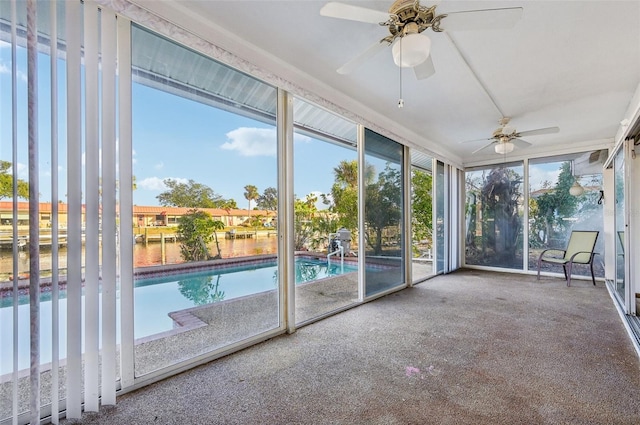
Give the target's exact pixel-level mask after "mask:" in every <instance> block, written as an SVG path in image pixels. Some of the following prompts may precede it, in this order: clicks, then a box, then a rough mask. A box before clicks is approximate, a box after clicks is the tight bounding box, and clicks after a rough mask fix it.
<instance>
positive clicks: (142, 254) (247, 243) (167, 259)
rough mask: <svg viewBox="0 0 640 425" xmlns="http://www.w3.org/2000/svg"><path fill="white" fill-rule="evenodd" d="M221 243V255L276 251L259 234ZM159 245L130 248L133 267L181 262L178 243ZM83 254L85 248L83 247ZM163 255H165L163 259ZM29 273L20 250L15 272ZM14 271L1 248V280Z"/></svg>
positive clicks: (46, 260)
mask: <svg viewBox="0 0 640 425" xmlns="http://www.w3.org/2000/svg"><path fill="white" fill-rule="evenodd" d="M218 243H219V245H220V253H221V255H222V258H232V257H243V256H247V255H260V254H276V253H277V252H278V238H277V237H276V236H274V235H271V236H262V235H260V236H258V237H256V238H248V239H224V238H220V239H218ZM162 251H163V250H162V244H161V243H160V242H150V243H148V244H146V245H145V244H144V243H136V244H135V246H134V248H133V266H134V267H136V268H137V267H148V266H159V265H162V264H176V263H182V262H184V260H183V259H182V257H181V256H180V243H179V242H168V241H167V242H165V244H164V255H163V252H162ZM209 252H210V254H211V256H215V255H217V253H218V250H217V248H216V244H215V242H212V243H210V244H209ZM83 256H84V249H83ZM163 257H164V258H163ZM58 258H59V260H58V261H59V266H58V267H59V268H60V269H61V270H63V269H66V267H67V248H66V247H62V248H60V249H59V256H58ZM51 264H52V261H51V250H50V249H42V250H41V253H40V270H41V271H42V272H43V277H46V276H47V272H50V271H51ZM28 272H29V253H28V252H27V251H19V253H18V273H19V275H21V276H22V277H26V274H27V273H28ZM12 274H13V253H12V251H11V250H0V281H6V280H9V276H10V275H12Z"/></svg>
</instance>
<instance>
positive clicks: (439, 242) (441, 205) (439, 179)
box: [436, 161, 445, 273]
mask: <svg viewBox="0 0 640 425" xmlns="http://www.w3.org/2000/svg"><path fill="white" fill-rule="evenodd" d="M444 209H445V181H444V163H442V162H440V161H438V163H437V165H436V248H437V251H436V260H437V265H436V272H437V273H442V272H444V257H445V252H444V215H445V212H444Z"/></svg>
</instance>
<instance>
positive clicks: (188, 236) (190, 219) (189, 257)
mask: <svg viewBox="0 0 640 425" xmlns="http://www.w3.org/2000/svg"><path fill="white" fill-rule="evenodd" d="M217 229H224V223H222V222H221V221H218V220H214V219H213V218H211V216H210V215H209V214H208V213H207V212H205V211H200V210H197V209H192V210H189V212H187V214H185V215H183V216H182V217H180V219H179V220H178V229H177V232H176V233H177V235H178V238H180V255H181V256H182V258H183V259H184V260H185V261H203V260H209V259H211V257H210V256H209V248H208V247H207V244H208V243H209V242H211V240H212V238H213V237H215V239H216V247H217V249H218V255H217V256H216V257H213V258H221V253H220V246H219V245H218V238H217V235H216V233H215V231H216V230H217Z"/></svg>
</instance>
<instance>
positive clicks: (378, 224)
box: [364, 129, 404, 295]
mask: <svg viewBox="0 0 640 425" xmlns="http://www.w3.org/2000/svg"><path fill="white" fill-rule="evenodd" d="M402 158H403V149H402V145H400V144H399V143H396V142H394V141H392V140H390V139H387V138H386V137H383V136H381V135H379V134H377V133H374V132H373V131H370V130H368V129H367V130H365V161H366V165H365V167H366V169H365V211H364V221H365V229H364V230H365V235H364V236H365V238H364V239H365V242H366V244H367V245H366V247H365V254H366V257H365V263H366V265H367V266H366V270H365V276H366V277H365V288H366V291H365V292H366V295H372V294H375V293H377V292H381V291H384V290H386V289H390V288H393V287H395V286H398V285H401V284H402V283H404V268H403V267H402V264H403V263H402V259H403V258H404V252H403V248H402V247H403V246H404V245H403V235H404V232H403V215H404V211H403V207H402V205H403V203H402V200H403V185H402V173H403V170H402Z"/></svg>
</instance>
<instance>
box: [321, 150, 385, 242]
mask: <svg viewBox="0 0 640 425" xmlns="http://www.w3.org/2000/svg"><path fill="white" fill-rule="evenodd" d="M374 172H375V170H374V169H373V166H371V165H370V164H367V165H366V166H365V184H368V183H370V182H371V181H372V179H373V176H374ZM333 174H334V176H335V181H334V183H333V186H332V187H331V200H328V197H326V196H325V197H324V202H325V203H328V204H330V210H331V212H334V213H336V214H337V215H338V223H337V226H336V227H344V228H346V229H349V230H351V231H352V232H355V231H356V230H357V229H358V161H356V160H353V161H344V160H343V161H340V163H339V164H338V166H337V167H335V168H334V169H333Z"/></svg>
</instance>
